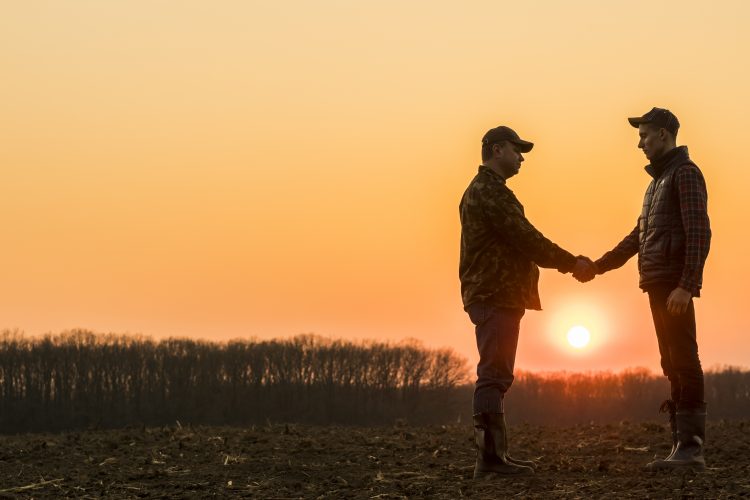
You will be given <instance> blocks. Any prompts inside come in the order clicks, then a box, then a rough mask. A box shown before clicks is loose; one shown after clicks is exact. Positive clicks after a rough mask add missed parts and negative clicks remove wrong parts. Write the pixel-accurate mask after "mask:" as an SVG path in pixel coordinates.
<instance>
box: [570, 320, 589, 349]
mask: <svg viewBox="0 0 750 500" xmlns="http://www.w3.org/2000/svg"><path fill="white" fill-rule="evenodd" d="M589 340H591V334H590V333H589V331H588V330H587V329H586V328H584V327H582V326H574V327H573V328H571V329H570V330H568V343H569V344H570V345H572V346H573V347H575V348H576V349H582V348H583V347H586V345H587V344H588V343H589Z"/></svg>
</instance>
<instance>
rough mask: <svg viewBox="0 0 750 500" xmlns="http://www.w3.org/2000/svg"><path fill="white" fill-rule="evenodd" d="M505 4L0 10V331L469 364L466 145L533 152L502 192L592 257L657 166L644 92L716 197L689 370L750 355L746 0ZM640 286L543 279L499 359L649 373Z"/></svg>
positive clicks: (747, 361) (625, 275) (469, 162)
mask: <svg viewBox="0 0 750 500" xmlns="http://www.w3.org/2000/svg"><path fill="white" fill-rule="evenodd" d="M516 4H518V5H514V6H509V5H508V3H507V2H502V3H501V2H495V1H477V2H471V5H470V6H469V4H466V5H464V4H460V5H459V4H457V3H455V2H441V1H415V2H396V1H377V2H375V1H362V2H343V1H319V2H303V1H299V2H270V1H269V2H254V1H239V0H238V1H225V2H220V3H207V2H197V1H187V0H180V1H153V0H149V1H129V2H90V1H82V0H70V1H66V2H52V1H47V2H43V1H28V2H14V3H12V4H9V5H6V6H4V8H3V15H2V17H0V68H2V78H0V92H1V93H2V95H3V99H2V108H0V134H2V135H1V136H2V141H0V223H1V224H2V226H1V227H2V230H3V231H2V232H3V236H4V237H3V244H2V245H0V262H1V263H2V272H1V273H0V276H2V284H3V286H2V288H0V327H7V328H19V329H22V330H24V331H25V332H27V333H29V334H39V333H45V332H59V331H61V330H65V329H69V328H76V327H81V328H88V329H92V330H95V331H100V332H110V331H111V332H118V333H127V332H130V333H142V334H147V335H153V336H155V337H158V338H160V337H166V336H170V335H174V336H191V337H201V338H209V339H221V340H224V339H229V338H236V337H245V338H248V337H258V338H269V337H285V336H291V335H295V334H298V333H310V332H314V333H317V334H320V335H324V336H332V337H344V338H353V339H362V338H369V339H379V340H393V341H397V340H399V339H403V338H406V337H414V338H417V339H420V340H422V341H424V342H425V344H427V345H429V346H444V345H447V346H451V347H454V348H455V349H456V350H457V351H458V352H459V353H461V354H462V355H465V356H467V357H468V358H469V359H470V360H471V361H472V362H473V361H474V360H475V359H476V355H475V346H474V338H473V330H472V326H471V324H470V323H469V321H468V319H467V317H466V315H465V313H464V312H463V311H462V308H461V301H460V293H459V282H458V277H457V265H458V241H459V231H460V228H459V222H458V202H459V199H460V196H461V193H462V192H463V190H464V189H465V187H466V185H467V184H468V182H469V181H470V179H471V178H472V176H473V175H474V173H475V171H476V167H477V165H478V163H479V162H480V158H479V141H480V138H481V136H482V135H483V134H484V132H485V131H486V130H487V129H488V128H491V127H493V126H495V125H498V124H506V125H510V126H512V127H513V128H515V129H516V130H517V131H518V132H519V133H520V134H521V135H522V137H524V138H528V139H530V140H532V141H534V142H535V143H536V147H535V149H534V151H533V152H532V153H530V154H529V155H527V161H526V162H525V163H524V166H523V169H522V171H521V173H520V175H519V176H518V177H516V178H514V179H512V180H511V181H510V183H509V185H510V187H511V188H512V189H513V190H514V191H515V192H516V194H517V195H518V197H519V198H520V199H521V201H522V202H523V203H524V205H525V207H526V212H527V215H528V216H529V218H530V220H531V221H532V222H533V223H534V224H535V225H536V226H537V227H538V228H539V229H540V230H541V231H543V232H544V233H545V234H546V235H547V236H548V237H550V238H551V239H553V240H554V241H555V242H557V243H558V244H560V245H562V246H563V247H565V248H567V249H568V250H570V251H572V252H573V253H583V254H587V255H590V256H592V257H594V258H596V257H599V256H600V255H601V253H603V252H604V251H606V250H608V249H610V248H611V247H612V246H614V244H616V243H617V242H618V241H619V240H620V239H621V238H622V237H623V236H624V235H625V234H627V233H628V232H629V231H630V229H632V227H633V226H634V224H635V220H636V217H637V215H638V212H639V209H640V204H641V198H642V195H643V191H644V189H645V187H646V185H647V184H648V181H649V177H648V176H647V174H645V172H643V170H642V167H643V166H644V165H645V163H646V162H645V158H644V157H643V155H642V153H640V151H638V150H637V148H636V144H637V132H636V131H635V129H632V128H631V127H630V126H629V125H628V123H627V121H626V120H625V118H626V117H627V116H632V115H639V114H642V113H644V112H645V111H647V110H648V109H650V108H651V107H652V106H655V105H657V106H663V107H668V108H670V109H671V110H672V111H674V112H675V113H676V114H677V116H678V117H679V119H680V121H681V123H682V128H681V130H680V137H679V138H678V142H679V143H680V144H687V145H688V146H689V147H690V152H691V156H692V157H693V159H694V160H695V161H696V162H697V163H698V164H699V165H700V166H701V168H702V169H703V172H704V174H705V177H706V180H707V183H708V188H709V213H710V216H711V220H712V227H713V231H714V239H713V243H712V249H711V254H710V256H709V259H708V263H707V267H706V272H705V276H704V296H703V297H702V298H701V299H699V300H698V301H697V305H696V307H697V315H698V325H699V330H698V331H699V344H700V352H701V357H702V360H703V363H704V366H706V367H714V366H717V365H725V364H731V365H743V366H749V365H750V342H748V340H747V335H748V333H749V332H750V318H748V317H747V316H745V315H744V314H743V311H744V308H745V307H746V305H745V296H746V293H745V290H744V288H745V284H746V283H747V282H748V281H750V280H749V279H748V278H749V277H748V274H749V271H748V270H747V268H746V267H745V266H743V265H741V264H740V263H742V262H743V261H744V258H745V256H746V254H747V249H746V247H747V242H748V237H747V230H746V229H745V227H746V217H747V215H748V213H750V210H749V209H750V197H748V196H747V194H746V191H747V187H748V186H749V185H750V182H749V181H750V173H748V168H747V165H748V164H750V153H748V151H747V150H746V149H745V147H744V146H745V144H744V141H745V140H746V137H745V136H746V131H747V129H748V125H747V116H749V115H750V97H749V96H748V95H749V94H748V90H747V89H748V88H750V63H749V62H748V61H750V57H748V47H750V32H748V30H747V29H746V26H747V22H748V20H750V3H748V2H744V1H741V0H738V1H724V2H720V7H717V4H710V5H709V4H708V3H705V2H677V1H667V2H645V1H631V2H595V1H571V2H557V1H550V2H542V1H539V2H533V6H531V7H529V6H526V5H522V4H523V2H516ZM637 279H638V278H637V272H636V269H635V259H633V261H631V262H630V263H628V265H626V266H625V267H624V268H622V269H620V270H618V271H615V272H612V273H611V274H608V275H606V276H604V277H601V278H597V279H596V280H595V281H594V282H592V283H590V284H586V285H582V284H579V283H577V282H575V281H574V280H573V279H572V278H570V277H569V276H562V275H559V274H557V273H556V272H555V271H550V270H545V271H543V272H542V279H541V284H540V286H541V293H542V302H543V305H544V308H545V310H544V311H543V312H529V313H527V315H526V317H525V318H524V320H523V323H522V338H521V341H520V346H519V353H518V362H517V366H518V367H519V368H523V369H532V370H561V369H567V370H573V371H580V370H590V369H603V368H611V369H621V368H625V367H629V366H646V367H649V368H652V369H657V367H658V356H657V349H656V340H655V336H654V333H653V327H652V325H651V319H650V313H649V309H648V304H647V298H646V296H645V295H643V294H642V293H641V292H640V290H639V289H638V288H637ZM574 324H582V325H584V326H587V327H588V328H589V329H590V330H591V331H592V335H593V340H592V344H591V347H590V348H587V349H584V350H582V351H578V352H573V351H572V350H571V349H570V348H567V347H565V340H564V337H565V332H566V331H567V329H568V328H569V327H570V326H573V325H574Z"/></svg>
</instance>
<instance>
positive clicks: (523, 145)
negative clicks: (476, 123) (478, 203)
mask: <svg viewBox="0 0 750 500" xmlns="http://www.w3.org/2000/svg"><path fill="white" fill-rule="evenodd" d="M533 147H534V143H532V142H529V141H524V140H523V139H521V138H520V137H519V136H518V134H517V133H516V132H515V131H514V130H513V129H511V128H509V127H506V126H503V125H501V126H499V127H495V128H493V129H490V130H489V131H487V133H486V134H484V137H483V138H482V165H485V166H487V167H490V168H492V169H493V170H495V171H496V172H498V173H499V174H501V175H502V176H503V178H505V179H507V178H509V177H513V176H514V175H516V174H517V173H518V171H519V170H520V168H521V162H522V161H523V155H522V153H528V152H529V151H531V148H533Z"/></svg>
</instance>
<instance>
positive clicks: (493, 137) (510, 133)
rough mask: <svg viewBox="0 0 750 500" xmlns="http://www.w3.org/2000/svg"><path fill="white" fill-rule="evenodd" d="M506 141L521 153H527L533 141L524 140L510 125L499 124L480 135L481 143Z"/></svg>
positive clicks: (532, 145)
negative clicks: (482, 135)
mask: <svg viewBox="0 0 750 500" xmlns="http://www.w3.org/2000/svg"><path fill="white" fill-rule="evenodd" d="M502 141H508V142H512V143H513V144H515V145H516V146H518V149H520V150H521V152H522V153H528V152H529V151H531V148H533V147H534V143H533V142H529V141H524V140H523V139H521V138H520V137H519V136H518V134H517V133H516V132H515V131H514V130H513V129H512V128H510V127H506V126H505V125H500V126H499V127H495V128H492V129H490V130H488V131H487V133H486V134H484V137H482V145H488V144H495V143H497V142H502Z"/></svg>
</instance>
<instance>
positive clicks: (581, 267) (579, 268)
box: [573, 255, 599, 283]
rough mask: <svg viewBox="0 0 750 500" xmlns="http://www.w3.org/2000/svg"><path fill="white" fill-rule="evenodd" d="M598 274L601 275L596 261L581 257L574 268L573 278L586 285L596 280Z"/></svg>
mask: <svg viewBox="0 0 750 500" xmlns="http://www.w3.org/2000/svg"><path fill="white" fill-rule="evenodd" d="M597 274H599V268H598V267H597V266H596V264H595V263H594V261H592V260H591V259H589V258H588V257H584V256H583V255H579V256H578V260H576V265H575V266H574V267H573V277H574V278H575V279H577V280H578V281H580V282H581V283H586V282H588V281H591V280H592V279H594V277H595V276H596V275H597Z"/></svg>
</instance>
